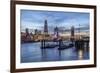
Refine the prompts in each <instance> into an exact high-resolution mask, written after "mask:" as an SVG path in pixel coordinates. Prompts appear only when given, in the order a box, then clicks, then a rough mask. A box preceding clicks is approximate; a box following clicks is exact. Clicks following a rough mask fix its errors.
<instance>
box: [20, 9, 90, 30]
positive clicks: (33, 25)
mask: <svg viewBox="0 0 100 73" xmlns="http://www.w3.org/2000/svg"><path fill="white" fill-rule="evenodd" d="M89 19H90V18H89V13H82V12H81V13H80V12H60V11H39V10H21V31H23V30H25V29H26V28H29V29H39V30H43V28H44V21H45V20H47V22H48V31H51V30H53V29H54V28H55V27H56V26H57V27H60V28H61V29H66V28H68V29H69V28H70V27H71V26H74V27H79V24H80V26H83V27H89ZM65 26H66V27H65Z"/></svg>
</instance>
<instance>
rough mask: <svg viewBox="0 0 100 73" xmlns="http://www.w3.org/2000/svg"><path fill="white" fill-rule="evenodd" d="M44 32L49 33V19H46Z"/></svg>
mask: <svg viewBox="0 0 100 73" xmlns="http://www.w3.org/2000/svg"><path fill="white" fill-rule="evenodd" d="M44 33H45V34H48V23H47V20H45V21H44Z"/></svg>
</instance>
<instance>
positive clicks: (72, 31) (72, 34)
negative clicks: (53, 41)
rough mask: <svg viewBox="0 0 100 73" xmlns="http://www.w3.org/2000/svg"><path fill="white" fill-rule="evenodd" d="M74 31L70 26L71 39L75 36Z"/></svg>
mask: <svg viewBox="0 0 100 73" xmlns="http://www.w3.org/2000/svg"><path fill="white" fill-rule="evenodd" d="M74 30H75V29H74V26H72V27H71V37H74V35H75V34H74V33H75V32H74Z"/></svg>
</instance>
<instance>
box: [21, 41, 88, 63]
mask: <svg viewBox="0 0 100 73" xmlns="http://www.w3.org/2000/svg"><path fill="white" fill-rule="evenodd" d="M40 44H41V43H39V42H38V43H24V44H22V45H21V62H22V63H26V62H43V61H68V60H85V59H89V51H88V49H87V47H85V48H84V49H83V48H82V49H77V48H75V47H72V48H68V49H64V50H58V47H55V48H47V49H41V48H40Z"/></svg>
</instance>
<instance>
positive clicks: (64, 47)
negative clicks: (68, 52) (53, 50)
mask: <svg viewBox="0 0 100 73" xmlns="http://www.w3.org/2000/svg"><path fill="white" fill-rule="evenodd" d="M71 47H74V44H72V43H71V44H69V45H61V46H59V48H58V50H64V49H68V48H71Z"/></svg>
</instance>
